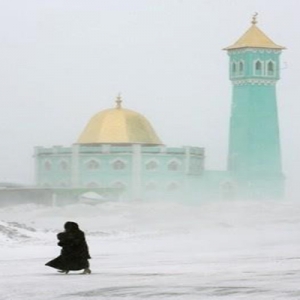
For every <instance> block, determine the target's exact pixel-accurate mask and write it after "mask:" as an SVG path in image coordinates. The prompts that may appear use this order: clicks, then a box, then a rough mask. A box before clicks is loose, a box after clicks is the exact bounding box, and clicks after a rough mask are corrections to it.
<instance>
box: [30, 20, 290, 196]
mask: <svg viewBox="0 0 300 300" xmlns="http://www.w3.org/2000/svg"><path fill="white" fill-rule="evenodd" d="M283 49H284V47H282V46H279V45H277V44H275V43H274V42H273V41H272V40H271V39H269V38H268V37H267V36H266V35H265V34H264V33H263V32H262V31H261V30H260V29H259V28H258V27H257V25H256V17H253V20H252V24H251V27H250V28H249V29H248V31H247V32H246V33H245V34H244V35H243V36H242V37H241V38H240V39H239V40H238V41H237V42H236V43H235V44H233V45H231V46H229V47H227V48H225V50H226V51H227V53H228V55H229V59H230V62H229V69H230V80H231V82H232V89H233V91H232V108H231V118H230V129H229V130H230V134H229V151H228V168H227V170H220V171H211V170H206V169H205V151H204V148H199V147H181V148H170V147H167V146H165V145H164V144H163V143H162V142H161V140H160V139H159V137H158V136H157V135H156V133H155V131H154V129H153V128H152V126H151V124H150V122H149V121H148V120H147V119H146V118H145V117H144V116H142V115H141V114H139V113H137V112H134V111H131V110H128V109H125V108H123V107H122V100H121V98H120V97H117V100H116V107H115V108H112V109H107V110H104V111H101V112H100V113H98V114H96V115H95V116H94V117H93V118H92V119H91V120H90V122H89V123H88V124H87V126H86V128H85V129H84V130H83V132H82V134H81V135H80V137H79V139H78V141H77V142H76V143H75V144H74V145H73V146H71V147H61V146H55V147H52V148H43V147H36V149H35V163H36V180H37V182H36V183H37V185H38V186H39V187H47V188H58V187H61V188H63V187H64V188H69V189H72V188H73V189H75V188H84V189H86V190H87V191H88V190H93V189H101V188H116V189H120V190H122V197H123V198H124V199H141V200H144V199H145V200H146V199H150V200H151V199H174V198H178V199H186V198H190V199H193V200H195V201H201V200H205V199H224V198H225V199H234V198H241V199H249V198H250V199H278V198H282V197H283V194H284V176H283V173H282V166H281V153H280V138H279V122H278V114H277V100H276V82H277V81H278V79H279V76H280V74H279V71H280V62H279V56H280V53H281V51H282V50H283Z"/></svg>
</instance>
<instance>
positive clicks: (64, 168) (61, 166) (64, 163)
mask: <svg viewBox="0 0 300 300" xmlns="http://www.w3.org/2000/svg"><path fill="white" fill-rule="evenodd" d="M59 165H60V168H61V169H62V170H63V171H67V170H68V168H69V164H68V163H67V162H66V161H65V160H62V161H61V162H60V164H59Z"/></svg>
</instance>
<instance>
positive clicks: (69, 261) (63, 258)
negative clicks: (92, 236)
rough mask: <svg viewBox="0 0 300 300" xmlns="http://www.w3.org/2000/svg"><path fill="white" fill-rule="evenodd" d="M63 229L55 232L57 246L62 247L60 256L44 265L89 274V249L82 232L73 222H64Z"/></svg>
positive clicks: (63, 271) (66, 272)
mask: <svg viewBox="0 0 300 300" xmlns="http://www.w3.org/2000/svg"><path fill="white" fill-rule="evenodd" d="M64 228H65V231H64V232H60V233H58V234H57V238H58V240H59V242H58V246H60V247H62V249H61V253H60V256H58V257H56V258H55V259H53V260H51V261H49V262H47V263H46V266H49V267H52V268H55V269H58V270H59V272H61V273H65V274H68V273H69V271H79V270H83V273H82V274H91V270H90V264H89V261H88V260H89V259H90V258H91V256H90V254H89V249H88V245H87V242H86V240H85V235H84V232H83V231H81V230H80V229H79V226H78V224H77V223H75V222H66V223H65V225H64Z"/></svg>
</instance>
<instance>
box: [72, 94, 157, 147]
mask: <svg viewBox="0 0 300 300" xmlns="http://www.w3.org/2000/svg"><path fill="white" fill-rule="evenodd" d="M121 102H122V101H121V97H120V96H118V97H117V100H116V103H117V105H116V107H115V108H112V109H106V110H103V111H101V112H99V113H97V114H96V115H95V116H94V117H92V119H91V120H90V121H89V123H88V124H87V126H86V127H85V129H84V130H83V132H82V134H81V135H80V137H79V139H78V141H77V143H78V144H146V145H161V144H162V142H161V140H160V139H159V138H158V136H157V135H156V133H155V131H154V129H153V128H152V126H151V124H150V123H149V122H148V120H147V119H146V118H145V117H144V116H142V115H141V114H139V113H137V112H134V111H132V110H129V109H124V108H122V106H121Z"/></svg>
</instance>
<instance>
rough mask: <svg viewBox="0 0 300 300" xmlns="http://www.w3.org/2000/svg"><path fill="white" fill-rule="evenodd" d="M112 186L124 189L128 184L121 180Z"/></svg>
mask: <svg viewBox="0 0 300 300" xmlns="http://www.w3.org/2000/svg"><path fill="white" fill-rule="evenodd" d="M112 187H113V188H117V189H124V188H125V187H126V184H125V183H123V182H121V181H116V182H114V183H113V184H112Z"/></svg>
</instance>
